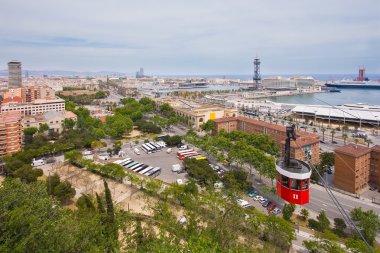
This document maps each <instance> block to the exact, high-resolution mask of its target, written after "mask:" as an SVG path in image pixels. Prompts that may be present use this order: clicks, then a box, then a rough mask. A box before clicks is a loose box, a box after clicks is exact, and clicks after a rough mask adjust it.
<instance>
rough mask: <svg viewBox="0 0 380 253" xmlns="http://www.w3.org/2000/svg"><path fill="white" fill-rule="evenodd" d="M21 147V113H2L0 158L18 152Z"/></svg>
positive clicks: (0, 116) (0, 119)
mask: <svg viewBox="0 0 380 253" xmlns="http://www.w3.org/2000/svg"><path fill="white" fill-rule="evenodd" d="M21 145H22V127H21V113H20V112H6V113H2V114H1V115H0V156H5V155H11V154H13V153H16V152H18V151H20V150H21V147H22V146H21Z"/></svg>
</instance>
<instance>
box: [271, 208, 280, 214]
mask: <svg viewBox="0 0 380 253" xmlns="http://www.w3.org/2000/svg"><path fill="white" fill-rule="evenodd" d="M272 213H273V214H274V215H277V214H279V213H281V209H280V208H278V207H276V208H275V209H273V210H272Z"/></svg>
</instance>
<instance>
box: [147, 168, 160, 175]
mask: <svg viewBox="0 0 380 253" xmlns="http://www.w3.org/2000/svg"><path fill="white" fill-rule="evenodd" d="M160 174H161V168H160V167H156V168H154V169H153V170H151V171H149V172H148V173H145V175H147V176H150V177H157V176H158V175H160Z"/></svg>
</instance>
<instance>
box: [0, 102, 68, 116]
mask: <svg viewBox="0 0 380 253" xmlns="http://www.w3.org/2000/svg"><path fill="white" fill-rule="evenodd" d="M12 111H18V112H21V115H23V116H25V115H37V114H41V113H45V112H50V111H56V112H62V111H65V100H63V99H61V98H56V99H36V100H35V101H33V102H31V103H7V104H3V105H2V106H1V112H2V113H3V112H12Z"/></svg>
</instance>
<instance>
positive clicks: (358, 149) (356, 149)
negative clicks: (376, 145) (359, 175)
mask: <svg viewBox="0 0 380 253" xmlns="http://www.w3.org/2000/svg"><path fill="white" fill-rule="evenodd" d="M369 152H371V149H370V148H367V147H365V146H361V145H355V144H348V145H346V146H343V147H339V148H337V149H335V153H342V154H345V155H349V156H353V157H360V156H363V155H365V154H368V153H369Z"/></svg>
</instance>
